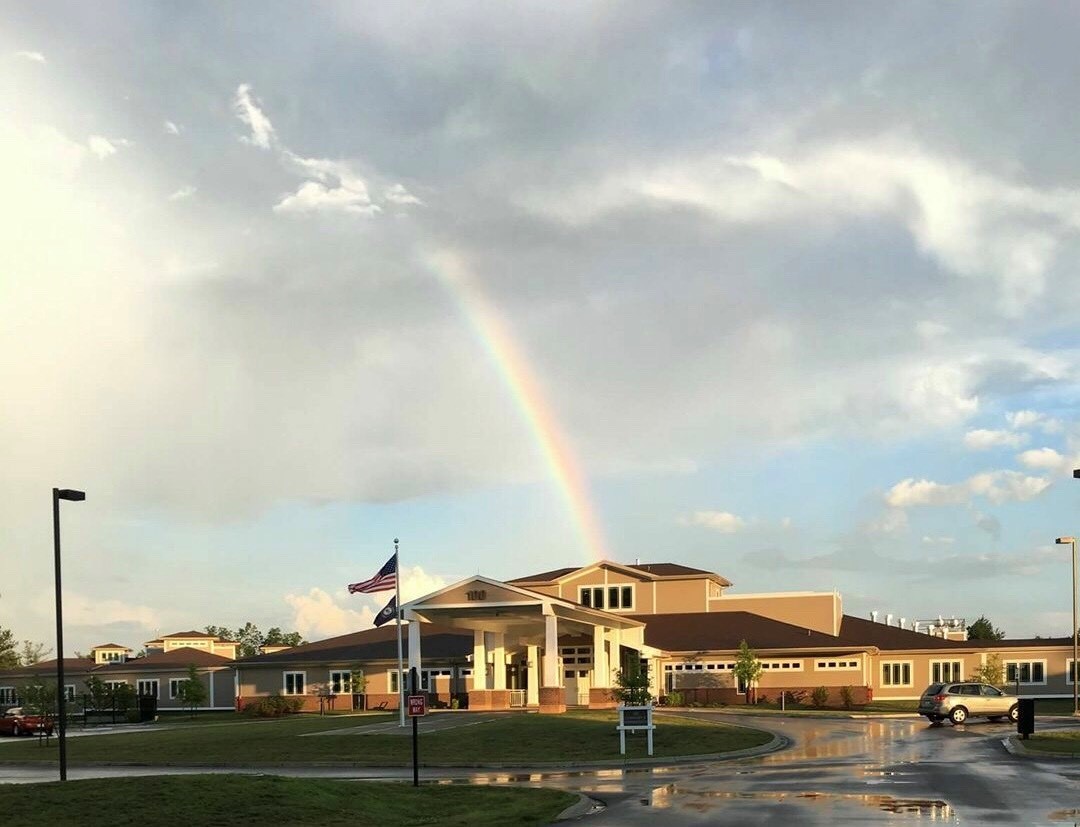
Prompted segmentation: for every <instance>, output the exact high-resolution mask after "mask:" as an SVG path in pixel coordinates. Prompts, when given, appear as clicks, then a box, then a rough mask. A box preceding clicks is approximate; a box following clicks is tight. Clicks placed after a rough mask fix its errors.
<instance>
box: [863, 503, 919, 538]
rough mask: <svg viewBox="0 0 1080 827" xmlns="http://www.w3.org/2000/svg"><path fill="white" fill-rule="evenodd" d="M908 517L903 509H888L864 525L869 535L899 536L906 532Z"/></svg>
mask: <svg viewBox="0 0 1080 827" xmlns="http://www.w3.org/2000/svg"><path fill="white" fill-rule="evenodd" d="M907 528H908V515H907V512H906V511H904V509H903V508H895V507H894V508H889V509H887V510H886V511H885V513H884V514H882V515H881V516H880V517H878V518H876V519H874V520H871V521H870V522H868V523H866V528H865V530H866V531H867V532H868V533H870V534H900V533H901V532H904V531H907Z"/></svg>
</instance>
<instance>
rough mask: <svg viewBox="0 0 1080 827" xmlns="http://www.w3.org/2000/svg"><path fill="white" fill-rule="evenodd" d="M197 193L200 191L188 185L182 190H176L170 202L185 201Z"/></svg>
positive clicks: (181, 188)
mask: <svg viewBox="0 0 1080 827" xmlns="http://www.w3.org/2000/svg"><path fill="white" fill-rule="evenodd" d="M196 192H198V190H197V189H196V188H195V187H193V186H192V185H191V184H188V185H186V186H183V187H180V189H178V190H176V192H174V193H172V194H171V195H170V196H169V200H170V201H183V200H184V199H185V198H190V197H191V196H193V195H194V194H195V193H196Z"/></svg>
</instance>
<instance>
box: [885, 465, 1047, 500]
mask: <svg viewBox="0 0 1080 827" xmlns="http://www.w3.org/2000/svg"><path fill="white" fill-rule="evenodd" d="M1050 484H1051V483H1050V480H1048V479H1046V478H1045V477H1031V476H1027V475H1026V474H1023V473H1022V472H1020V471H1011V470H1003V471H986V472H983V473H981V474H975V475H973V476H971V477H969V478H968V479H967V480H965V481H964V482H959V483H951V484H943V483H939V482H934V481H932V480H925V479H923V480H915V479H912V478H908V479H906V480H901V481H900V482H898V483H896V485H894V486H893V487H892V488H891V489H889V491H888V492H887V493H886V494H885V502H886V504H887V505H889V506H890V507H892V508H910V507H912V506H919V505H930V506H940V505H956V504H959V503H966V502H970V501H971V499H972V498H973V497H985V498H986V499H988V500H990V501H991V502H992V503H995V504H997V505H1000V504H1001V503H1004V502H1010V501H1018V502H1027V501H1028V500H1031V499H1034V498H1035V497H1037V496H1039V494H1041V493H1042V492H1043V491H1045V490H1046V489H1047V488H1049V487H1050Z"/></svg>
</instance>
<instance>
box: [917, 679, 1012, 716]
mask: <svg viewBox="0 0 1080 827" xmlns="http://www.w3.org/2000/svg"><path fill="white" fill-rule="evenodd" d="M919 714H920V715H925V716H926V717H927V718H929V719H930V720H931V721H934V722H937V721H944V720H945V719H946V718H948V719H949V720H950V721H952V722H953V723H954V724H962V723H964V721H966V720H967V719H968V718H970V717H971V716H973V715H975V716H982V717H985V718H989V719H990V720H991V721H1000V720H1001V719H1002V718H1008V719H1009V720H1010V721H1013V722H1015V721H1016V719H1017V718H1018V717H1019V707H1018V705H1017V698H1016V696H1015V695H1009V694H1008V693H1006V692H1002V691H1001V690H1000V689H998V688H997V687H995V686H990V685H989V684H985V683H971V682H967V683H932V684H930V685H929V686H928V687H926V691H924V692H923V693H922V697H921V698H919Z"/></svg>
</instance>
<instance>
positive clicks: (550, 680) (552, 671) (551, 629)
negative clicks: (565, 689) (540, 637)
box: [544, 615, 562, 686]
mask: <svg viewBox="0 0 1080 827" xmlns="http://www.w3.org/2000/svg"><path fill="white" fill-rule="evenodd" d="M544 686H562V681H561V680H559V619H558V618H557V617H555V615H546V616H545V617H544Z"/></svg>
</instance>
